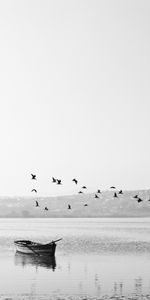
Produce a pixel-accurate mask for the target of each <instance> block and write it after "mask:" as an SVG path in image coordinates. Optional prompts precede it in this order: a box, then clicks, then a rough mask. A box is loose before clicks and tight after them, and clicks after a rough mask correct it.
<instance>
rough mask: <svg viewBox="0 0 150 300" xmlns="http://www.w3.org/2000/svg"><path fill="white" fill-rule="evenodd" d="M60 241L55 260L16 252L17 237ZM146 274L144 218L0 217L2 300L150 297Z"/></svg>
mask: <svg viewBox="0 0 150 300" xmlns="http://www.w3.org/2000/svg"><path fill="white" fill-rule="evenodd" d="M61 237H62V238H63V240H62V241H60V242H59V243H58V244H57V248H56V256H55V258H50V257H36V256H35V255H23V254H19V253H15V248H14V245H13V241H14V240H16V239H30V240H34V241H38V242H42V243H46V242H49V241H51V240H52V239H53V240H55V239H58V238H61ZM149 270H150V219H148V218H143V219H136V218H133V219H132V218H130V219H119V218H116V219H112V218H111V219H105V218H104V219H0V296H1V297H10V298H14V299H17V297H21V299H26V298H27V299H30V298H32V299H55V298H56V299H88V298H89V299H110V298H111V299H127V298H129V297H130V299H150V297H149V295H150V275H149ZM143 295H144V296H143ZM142 297H146V298H142ZM0 299H1V298H0Z"/></svg>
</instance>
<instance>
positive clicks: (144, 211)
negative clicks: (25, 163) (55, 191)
mask: <svg viewBox="0 0 150 300" xmlns="http://www.w3.org/2000/svg"><path fill="white" fill-rule="evenodd" d="M114 192H115V190H112V191H102V193H100V194H97V195H98V197H99V198H97V199H96V198H95V194H88V193H84V194H78V195H70V196H59V197H35V198H34V197H0V218H2V217H9V218H16V217H18V218H47V217H52V218H55V217H56V218H63V217H66V218H68V217H75V218H77V217H81V218H82V217H150V201H148V200H149V199H150V190H140V191H123V194H122V195H118V198H114V197H113V195H114ZM116 192H117V194H118V191H116ZM136 194H137V195H138V196H139V197H140V198H141V199H143V202H140V203H138V202H137V199H135V198H133V196H135V195H136ZM35 200H37V201H38V203H39V207H35ZM68 204H70V206H71V209H68ZM85 204H87V206H84V205H85ZM46 206H47V207H48V211H45V210H44V208H45V207H46Z"/></svg>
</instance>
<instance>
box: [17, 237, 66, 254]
mask: <svg viewBox="0 0 150 300" xmlns="http://www.w3.org/2000/svg"><path fill="white" fill-rule="evenodd" d="M60 240H62V239H58V240H56V241H52V242H50V243H47V244H41V243H36V242H32V241H29V240H18V241H14V244H15V247H16V251H17V252H21V253H26V254H31V253H32V254H35V255H37V256H39V255H45V254H47V255H50V256H54V255H55V250H56V242H58V241H60Z"/></svg>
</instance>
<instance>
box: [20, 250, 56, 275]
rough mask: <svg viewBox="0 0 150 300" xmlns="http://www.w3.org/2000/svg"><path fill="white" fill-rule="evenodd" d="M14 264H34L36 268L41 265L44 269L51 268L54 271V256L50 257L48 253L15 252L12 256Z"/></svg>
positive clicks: (23, 265) (24, 265)
mask: <svg viewBox="0 0 150 300" xmlns="http://www.w3.org/2000/svg"><path fill="white" fill-rule="evenodd" d="M14 262H15V265H16V266H18V265H21V266H22V267H23V268H24V267H26V266H28V265H30V266H31V265H32V266H35V267H36V269H37V268H38V267H43V268H46V269H52V270H53V271H55V269H56V259H55V256H53V257H51V256H49V255H40V256H37V255H35V254H24V253H20V252H16V253H15V257H14Z"/></svg>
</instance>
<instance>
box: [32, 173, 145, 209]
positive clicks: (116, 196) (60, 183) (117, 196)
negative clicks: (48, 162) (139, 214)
mask: <svg viewBox="0 0 150 300" xmlns="http://www.w3.org/2000/svg"><path fill="white" fill-rule="evenodd" d="M31 179H32V180H37V176H36V175H35V174H31ZM72 181H73V182H74V183H75V185H77V184H78V180H77V179H76V178H73V179H72ZM52 183H55V184H57V185H62V180H61V179H57V178H55V177H52ZM86 189H87V187H86V186H85V185H83V186H82V188H81V190H80V191H79V192H78V194H83V193H84V192H83V190H86ZM110 189H111V190H116V187H115V186H111V187H110ZM31 192H34V193H37V190H36V189H35V188H34V189H32V190H31ZM101 193H102V192H101V190H100V189H98V190H97V192H96V193H95V195H94V197H95V199H98V198H99V194H101ZM122 194H123V191H122V190H119V191H118V193H117V192H116V191H114V194H113V198H119V195H122ZM133 198H134V199H136V201H137V202H138V203H140V202H142V201H143V199H141V198H140V197H139V196H138V195H137V194H136V195H135V196H133ZM148 201H150V199H148ZM39 206H40V205H39V202H38V201H37V200H36V201H35V207H39ZM84 206H88V204H87V203H85V204H84ZM68 209H71V205H70V204H68ZM44 210H45V211H48V207H47V206H45V207H44Z"/></svg>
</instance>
